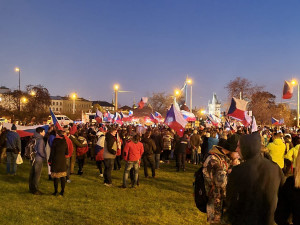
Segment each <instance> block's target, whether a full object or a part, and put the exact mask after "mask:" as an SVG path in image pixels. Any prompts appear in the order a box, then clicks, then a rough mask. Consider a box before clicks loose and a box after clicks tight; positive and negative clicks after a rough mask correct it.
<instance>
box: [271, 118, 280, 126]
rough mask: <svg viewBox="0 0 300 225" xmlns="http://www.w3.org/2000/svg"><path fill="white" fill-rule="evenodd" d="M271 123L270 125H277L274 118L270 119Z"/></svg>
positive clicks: (277, 122)
mask: <svg viewBox="0 0 300 225" xmlns="http://www.w3.org/2000/svg"><path fill="white" fill-rule="evenodd" d="M271 123H272V125H279V121H278V120H276V119H275V118H274V117H272V119H271Z"/></svg>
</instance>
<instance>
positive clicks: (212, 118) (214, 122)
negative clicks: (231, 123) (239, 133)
mask: <svg viewBox="0 0 300 225" xmlns="http://www.w3.org/2000/svg"><path fill="white" fill-rule="evenodd" d="M207 119H208V120H209V121H210V122H211V123H212V125H214V126H216V127H218V126H219V124H220V122H221V120H220V119H219V118H217V117H216V116H213V115H211V114H209V115H207Z"/></svg>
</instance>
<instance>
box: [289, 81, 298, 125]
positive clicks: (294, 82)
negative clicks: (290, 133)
mask: <svg viewBox="0 0 300 225" xmlns="http://www.w3.org/2000/svg"><path fill="white" fill-rule="evenodd" d="M291 83H292V85H293V86H296V85H297V89H298V90H297V91H298V92H297V127H299V83H298V81H297V80H295V79H294V80H292V82H291Z"/></svg>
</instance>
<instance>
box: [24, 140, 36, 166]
mask: <svg viewBox="0 0 300 225" xmlns="http://www.w3.org/2000/svg"><path fill="white" fill-rule="evenodd" d="M35 146H36V139H35V138H32V139H31V140H29V142H28V143H27V145H26V147H25V155H24V156H25V157H26V158H27V159H30V161H31V163H32V164H33V163H34V161H35V156H36V150H35Z"/></svg>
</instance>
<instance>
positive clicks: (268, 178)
mask: <svg viewBox="0 0 300 225" xmlns="http://www.w3.org/2000/svg"><path fill="white" fill-rule="evenodd" d="M237 151H238V152H239V154H240V156H241V157H242V159H243V160H244V162H243V163H241V164H240V165H238V166H235V167H233V169H232V172H231V173H230V174H229V177H228V184H227V189H226V191H227V196H226V206H227V211H226V214H227V218H228V221H229V222H230V224H233V225H241V224H249V225H250V224H251V225H261V224H265V225H273V224H274V212H275V209H276V204H277V193H278V189H279V187H280V186H281V185H282V184H283V182H284V176H283V173H282V171H281V169H280V168H279V167H278V165H277V164H275V163H273V162H271V161H270V160H268V159H265V158H263V157H262V156H261V137H260V135H259V133H258V132H256V133H253V134H249V135H244V136H242V137H241V138H240V142H239V146H238V148H237Z"/></svg>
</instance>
